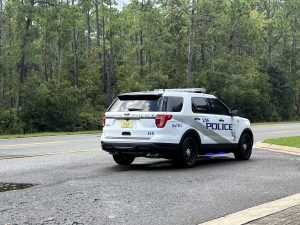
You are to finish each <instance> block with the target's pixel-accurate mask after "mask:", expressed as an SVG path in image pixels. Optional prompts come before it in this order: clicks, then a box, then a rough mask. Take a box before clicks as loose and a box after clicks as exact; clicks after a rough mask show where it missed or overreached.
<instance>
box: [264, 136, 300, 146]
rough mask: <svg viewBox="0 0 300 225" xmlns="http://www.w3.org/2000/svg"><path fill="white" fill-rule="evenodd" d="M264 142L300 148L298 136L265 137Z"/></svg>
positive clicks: (299, 137)
mask: <svg viewBox="0 0 300 225" xmlns="http://www.w3.org/2000/svg"><path fill="white" fill-rule="evenodd" d="M264 142H265V143H269V144H274V145H283V146H289V147H296V148H300V136H295V137H283V138H272V139H267V140H265V141H264Z"/></svg>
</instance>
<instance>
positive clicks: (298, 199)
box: [200, 193, 300, 225]
mask: <svg viewBox="0 0 300 225" xmlns="http://www.w3.org/2000/svg"><path fill="white" fill-rule="evenodd" d="M299 204H300V193H298V194H295V195H291V196H289V197H286V198H282V199H279V200H275V201H272V202H268V203H265V204H262V205H259V206H255V207H252V208H249V209H246V210H242V211H239V212H236V213H233V214H229V215H226V216H224V217H221V218H218V219H214V220H211V221H208V222H205V223H201V224H200V225H242V224H245V223H248V222H250V221H253V220H256V219H259V218H262V217H265V216H268V215H271V214H274V213H277V212H280V211H282V210H285V209H287V208H290V207H293V206H296V205H299Z"/></svg>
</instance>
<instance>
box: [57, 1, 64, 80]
mask: <svg viewBox="0 0 300 225" xmlns="http://www.w3.org/2000/svg"><path fill="white" fill-rule="evenodd" d="M60 4H62V0H61V1H60ZM62 54H63V50H62V20H61V16H60V15H59V38H58V72H57V74H58V81H59V82H61V71H62Z"/></svg>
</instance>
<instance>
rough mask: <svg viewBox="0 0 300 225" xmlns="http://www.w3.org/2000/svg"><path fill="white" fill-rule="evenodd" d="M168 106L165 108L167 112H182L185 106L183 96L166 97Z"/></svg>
mask: <svg viewBox="0 0 300 225" xmlns="http://www.w3.org/2000/svg"><path fill="white" fill-rule="evenodd" d="M166 99H167V107H166V108H165V109H164V110H163V111H165V112H180V111H181V110H182V106H183V98H182V97H166Z"/></svg>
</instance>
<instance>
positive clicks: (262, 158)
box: [0, 124, 300, 225]
mask: <svg viewBox="0 0 300 225" xmlns="http://www.w3.org/2000/svg"><path fill="white" fill-rule="evenodd" d="M278 126H279V125H276V126H274V127H273V129H272V128H270V127H269V125H268V128H265V127H263V126H262V127H261V126H260V127H254V132H255V137H256V139H257V140H260V139H261V138H265V137H267V136H272V135H273V136H272V137H277V136H279V135H280V134H279V133H274V132H278V131H280V130H281V131H283V133H284V134H289V135H291V134H295V135H300V124H296V125H293V124H292V125H290V124H288V125H280V127H278ZM286 126H291V127H290V128H289V127H286ZM288 129H290V130H291V131H290V133H289V132H286V131H288ZM298 129H299V133H298V131H297V130H298ZM99 138H100V136H99V135H75V136H62V137H42V138H30V139H18V140H15V139H14V140H0V157H1V156H2V157H8V156H14V155H24V156H26V155H28V156H29V155H31V156H30V157H24V158H12V159H2V160H0V182H6V183H15V182H21V183H31V184H36V185H35V186H33V187H31V188H28V189H23V190H17V191H8V192H2V193H0V224H3V223H4V224H5V223H10V224H97V225H98V224H133V225H135V224H151V225H153V224H154V225H155V224H171V225H172V224H199V223H202V222H205V221H209V220H212V219H215V218H219V217H223V216H225V215H228V214H231V213H234V212H237V211H240V210H245V209H248V208H251V207H254V206H257V205H260V204H263V203H267V202H270V201H273V200H277V199H280V198H284V197H287V196H290V195H294V194H297V193H299V187H300V170H299V169H300V167H299V165H300V157H299V156H297V155H287V154H283V153H279V152H270V151H265V150H259V149H255V150H254V152H253V156H252V158H251V160H249V161H246V162H240V161H235V160H234V159H233V156H232V155H228V156H218V157H213V158H201V159H200V160H199V164H198V166H196V167H195V168H192V169H188V170H183V169H179V168H177V167H176V166H175V165H174V164H173V163H172V162H171V161H169V160H163V159H162V160H160V159H152V160H151V159H142V158H141V159H137V160H136V161H135V162H134V164H133V166H131V167H120V166H117V165H115V163H114V162H113V160H112V157H111V156H110V155H108V154H107V153H105V152H103V151H100V150H99V151H94V149H99V144H100V143H99ZM93 139H94V140H93ZM74 140H78V141H74ZM24 144H26V145H24ZM82 150H86V151H82ZM80 151H82V152H80ZM50 153H55V154H52V155H49V154H50ZM34 154H41V155H44V156H34Z"/></svg>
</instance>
